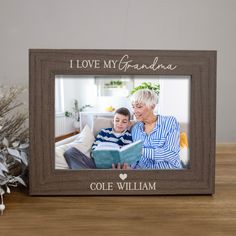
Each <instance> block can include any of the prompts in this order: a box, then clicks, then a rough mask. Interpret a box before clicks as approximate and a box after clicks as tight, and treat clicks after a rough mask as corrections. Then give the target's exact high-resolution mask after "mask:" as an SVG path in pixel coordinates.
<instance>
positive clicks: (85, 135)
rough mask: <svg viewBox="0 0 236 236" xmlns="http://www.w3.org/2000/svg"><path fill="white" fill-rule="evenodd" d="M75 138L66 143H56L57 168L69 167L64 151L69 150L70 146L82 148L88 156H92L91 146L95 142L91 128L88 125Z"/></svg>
mask: <svg viewBox="0 0 236 236" xmlns="http://www.w3.org/2000/svg"><path fill="white" fill-rule="evenodd" d="M70 140H73V141H71V142H69V143H67V142H65V144H62V145H59V146H58V145H57V143H56V144H55V146H56V147H55V168H56V169H68V168H69V167H68V165H67V163H66V161H65V158H64V152H65V151H66V150H68V149H69V148H70V147H75V148H77V149H78V150H80V151H81V152H82V153H84V154H85V155H86V156H88V157H90V151H91V146H92V144H93V142H94V140H95V139H94V136H93V133H92V131H91V129H90V128H89V126H88V125H86V126H85V127H84V128H83V130H82V132H81V133H79V134H78V135H76V137H73V139H70Z"/></svg>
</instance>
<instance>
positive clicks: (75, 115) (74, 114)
mask: <svg viewBox="0 0 236 236" xmlns="http://www.w3.org/2000/svg"><path fill="white" fill-rule="evenodd" d="M88 107H92V106H91V105H84V106H82V107H79V105H78V100H77V99H74V104H73V107H72V110H73V111H72V112H71V111H65V116H66V117H72V118H74V119H75V120H77V121H79V119H80V116H79V113H80V112H81V111H84V110H85V109H86V108H88Z"/></svg>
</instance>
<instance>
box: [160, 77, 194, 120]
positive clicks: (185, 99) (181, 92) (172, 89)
mask: <svg viewBox="0 0 236 236" xmlns="http://www.w3.org/2000/svg"><path fill="white" fill-rule="evenodd" d="M160 82H161V96H160V105H161V111H160V113H161V114H162V115H173V116H175V117H176V118H177V120H178V121H179V122H181V123H182V122H183V123H189V122H190V116H189V115H190V82H191V81H190V78H187V77H186V78H185V79H183V77H182V79H181V78H178V79H177V78H175V79H171V78H166V79H162V80H161V81H160Z"/></svg>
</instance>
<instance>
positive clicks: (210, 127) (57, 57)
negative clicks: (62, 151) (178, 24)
mask: <svg viewBox="0 0 236 236" xmlns="http://www.w3.org/2000/svg"><path fill="white" fill-rule="evenodd" d="M123 55H128V56H129V59H130V60H132V61H135V63H138V64H140V65H142V64H147V65H150V64H151V63H152V61H153V58H155V57H158V61H160V62H161V63H162V64H173V65H177V68H176V69H175V70H165V69H162V68H161V69H158V70H156V71H154V70H145V68H144V69H140V70H136V69H135V68H134V67H130V68H128V69H127V70H126V71H124V70H119V69H118V68H103V67H101V68H96V69H95V68H82V69H81V68H77V67H75V68H74V67H73V68H71V67H70V63H69V62H70V60H111V59H120V58H121V57H122V56H123ZM58 74H65V75H187V76H190V77H191V91H190V96H191V101H190V127H189V128H190V129H189V130H190V135H191V138H190V142H189V148H190V168H189V169H184V170H81V171H73V170H70V171H68V170H56V169H55V165H54V164H55V163H54V159H55V158H54V157H55V148H54V136H55V132H54V131H55V127H54V126H55V124H54V122H55V121H54V117H55V108H54V103H55V91H54V90H55V89H54V88H55V82H54V81H55V75H58ZM29 112H30V116H29V128H30V166H29V181H30V192H29V193H30V195H176V194H213V193H214V191H215V130H216V128H215V127H216V51H189V50H86V49H84V50H79V49H68V50H64V49H30V50H29ZM91 171H92V173H93V174H92V175H91ZM120 174H127V175H128V178H127V181H129V183H131V184H134V183H135V182H137V181H139V182H140V181H141V182H153V183H154V182H156V185H157V186H156V187H157V188H156V189H155V190H150V191H145V190H134V189H132V188H131V189H129V190H123V191H120V190H118V189H115V190H113V191H109V190H103V191H99V190H94V191H91V189H90V188H89V184H91V183H92V182H99V183H104V184H105V185H106V184H107V183H108V182H113V183H116V182H118V181H122V180H121V179H120V178H119V175H120Z"/></svg>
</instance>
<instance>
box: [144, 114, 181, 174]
mask: <svg viewBox="0 0 236 236" xmlns="http://www.w3.org/2000/svg"><path fill="white" fill-rule="evenodd" d="M170 127H171V128H170V129H169V131H168V133H167V134H166V136H165V137H164V143H162V142H163V141H161V140H158V139H153V140H152V139H150V144H151V145H150V146H149V145H148V146H146V147H145V146H144V148H143V157H144V160H145V159H146V161H145V162H150V163H149V164H150V166H153V167H152V168H157V169H176V168H181V163H180V158H179V152H180V128H179V123H178V122H177V120H176V119H175V118H174V119H173V118H172V119H171V126H170ZM147 164H148V163H147Z"/></svg>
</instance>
